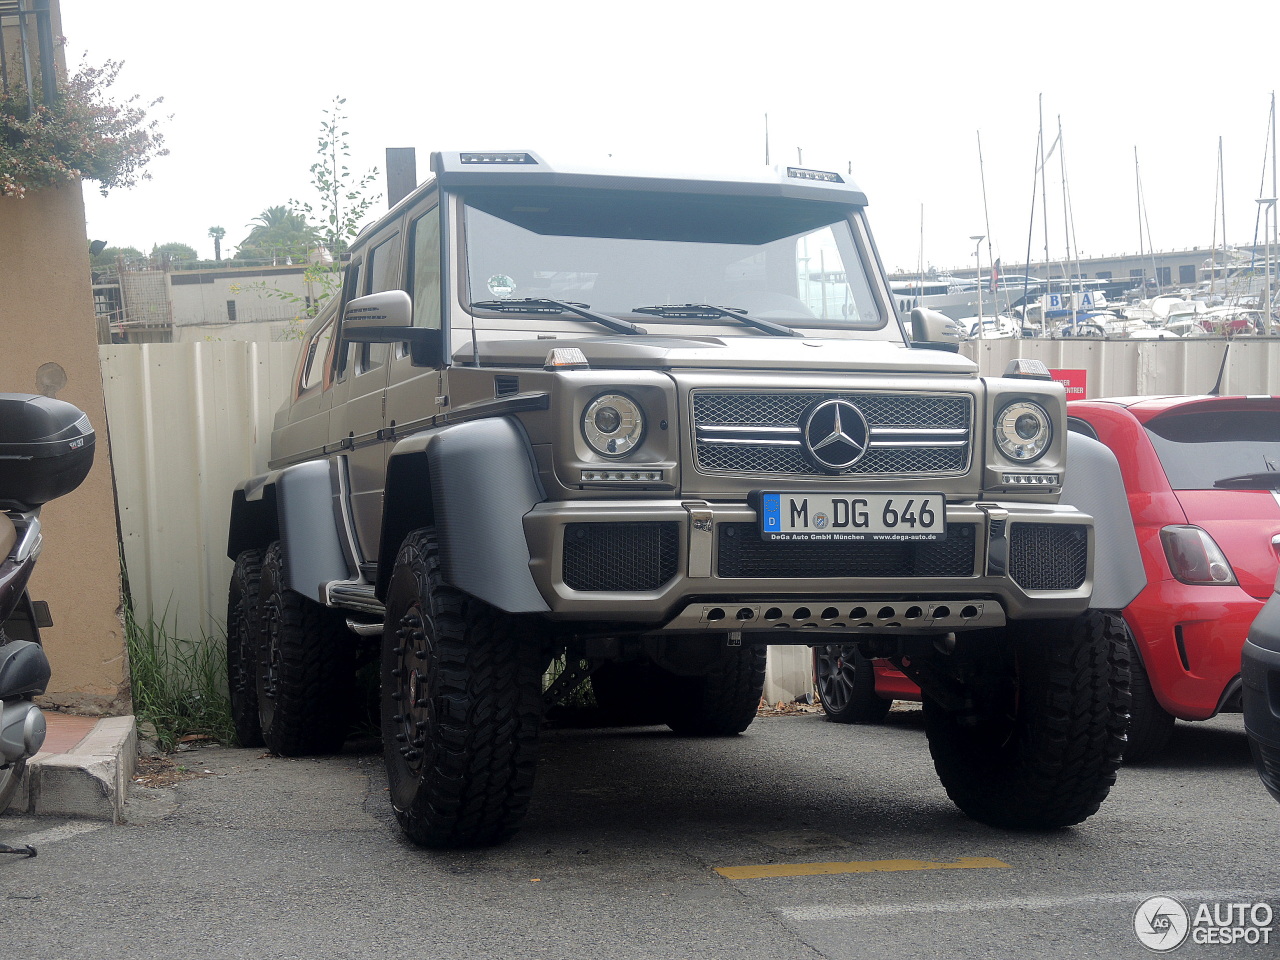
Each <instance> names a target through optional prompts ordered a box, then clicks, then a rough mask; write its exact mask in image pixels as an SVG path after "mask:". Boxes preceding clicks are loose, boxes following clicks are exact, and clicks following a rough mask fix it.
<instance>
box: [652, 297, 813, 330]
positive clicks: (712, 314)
mask: <svg viewBox="0 0 1280 960" xmlns="http://www.w3.org/2000/svg"><path fill="white" fill-rule="evenodd" d="M633 312H635V313H649V314H653V316H655V317H663V318H664V319H668V320H714V319H717V318H719V317H728V318H729V319H730V320H737V321H738V322H739V323H745V324H746V325H747V326H748V327H755V328H756V329H757V330H763V331H764V332H765V333H771V334H773V335H774V336H775V337H803V336H804V334H803V333H801V332H800V331H799V330H792V329H791V328H790V327H786V326H783V325H782V324H780V323H774V322H773V321H772V320H761V319H760V318H759V317H753V316H751V315H750V314H748V313H747V311H745V310H743V309H742V308H740V307H716V306H712V305H711V304H709V303H668V304H660V305H659V306H656V307H636V308H635V310H634V311H633Z"/></svg>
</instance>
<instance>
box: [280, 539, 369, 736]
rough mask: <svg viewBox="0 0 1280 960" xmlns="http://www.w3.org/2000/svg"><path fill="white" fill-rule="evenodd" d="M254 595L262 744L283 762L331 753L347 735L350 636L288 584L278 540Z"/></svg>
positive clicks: (352, 650) (352, 657) (340, 621)
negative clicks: (293, 758) (255, 601)
mask: <svg viewBox="0 0 1280 960" xmlns="http://www.w3.org/2000/svg"><path fill="white" fill-rule="evenodd" d="M259 597H260V605H259V612H258V616H259V622H258V637H259V647H258V651H257V653H258V663H257V684H256V692H257V698H258V717H259V719H260V721H261V725H262V738H263V740H264V741H265V743H266V745H267V747H268V748H269V749H270V750H271V752H272V753H276V754H279V755H280V756H282V757H296V756H304V755H307V754H315V753H333V752H335V751H337V750H339V749H340V748H341V747H342V741H343V739H344V738H345V737H346V729H347V715H348V710H349V708H350V705H351V697H352V691H353V688H354V681H355V668H356V650H355V644H354V638H353V637H352V635H351V633H350V631H348V630H347V628H346V625H345V622H344V620H343V619H342V617H341V616H339V615H338V614H336V613H335V612H334V611H332V610H330V609H329V608H328V607H325V606H324V605H323V604H320V603H317V602H316V601H315V600H310V599H308V598H307V597H304V596H303V595H302V594H300V593H298V592H296V591H294V590H290V589H289V588H288V587H287V586H285V580H284V550H283V548H282V547H281V545H280V543H279V542H276V543H273V544H272V545H271V546H270V547H269V548H268V549H267V553H266V557H265V558H264V560H263V563H262V576H261V582H260V584H259Z"/></svg>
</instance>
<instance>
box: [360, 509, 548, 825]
mask: <svg viewBox="0 0 1280 960" xmlns="http://www.w3.org/2000/svg"><path fill="white" fill-rule="evenodd" d="M549 653H550V650H549V646H548V644H547V642H546V639H545V635H544V630H543V627H542V624H541V623H540V622H539V621H537V620H535V619H532V618H522V617H515V616H511V615H509V614H504V613H502V612H501V611H499V610H496V609H494V608H493V607H491V606H489V605H488V604H485V603H482V602H481V601H479V600H477V599H475V598H474V597H471V596H468V595H467V594H465V593H463V592H461V591H460V590H457V589H455V588H454V587H452V586H450V585H449V584H447V583H445V582H444V578H443V576H442V574H441V570H440V553H439V547H438V544H437V543H436V537H435V532H434V530H431V529H429V528H428V529H422V530H417V531H414V532H413V533H411V534H410V535H409V536H408V538H407V539H406V540H405V542H404V544H403V545H402V546H401V548H400V553H399V555H398V556H397V557H396V564H395V568H394V570H393V571H392V574H391V583H390V585H389V587H388V590H387V619H386V625H385V627H384V629H383V647H382V744H383V756H384V758H385V760H386V767H387V780H388V784H389V788H390V793H391V803H392V806H393V807H394V809H395V812H396V818H397V819H398V820H399V822H400V826H401V828H402V829H403V830H404V832H405V833H406V834H407V835H408V837H409V839H411V840H412V841H413V842H414V843H417V844H420V845H422V846H426V847H474V846H483V845H487V844H492V843H497V842H498V841H501V840H503V839H505V838H507V837H508V836H510V835H511V834H512V833H514V832H515V829H516V826H517V824H518V823H519V822H520V820H521V818H523V817H524V814H525V812H526V811H527V809H528V807H529V801H530V798H531V797H532V794H533V780H534V773H535V771H536V769H537V759H538V728H539V726H540V724H541V721H542V713H543V698H542V674H543V671H544V670H545V669H546V667H547V663H548V662H549V660H550V656H549Z"/></svg>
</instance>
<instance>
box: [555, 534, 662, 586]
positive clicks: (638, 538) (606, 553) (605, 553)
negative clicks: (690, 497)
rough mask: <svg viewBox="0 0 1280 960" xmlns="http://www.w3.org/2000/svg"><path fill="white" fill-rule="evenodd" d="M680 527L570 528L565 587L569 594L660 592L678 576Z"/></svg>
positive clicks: (565, 560)
mask: <svg viewBox="0 0 1280 960" xmlns="http://www.w3.org/2000/svg"><path fill="white" fill-rule="evenodd" d="M679 560H680V524H679V523H677V522H675V521H671V522H662V523H570V524H566V525H565V528H564V568H563V576H564V583H565V586H567V587H568V588H569V589H570V590H656V589H658V588H659V587H661V586H662V585H663V584H664V583H666V582H667V581H668V580H670V579H671V578H672V577H674V576H675V575H676V565H677V564H678V562H679Z"/></svg>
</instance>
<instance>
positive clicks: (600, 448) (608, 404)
mask: <svg viewBox="0 0 1280 960" xmlns="http://www.w3.org/2000/svg"><path fill="white" fill-rule="evenodd" d="M582 435H583V436H584V437H586V438H587V443H588V444H589V445H590V446H591V449H592V450H594V451H595V452H596V453H598V454H600V455H601V456H602V457H625V456H626V455H627V454H628V453H630V452H631V451H632V450H634V449H635V448H636V447H638V446H639V445H640V441H641V439H643V437H644V414H643V413H642V412H641V410H640V405H639V404H638V403H636V402H635V401H634V400H632V399H631V398H630V397H628V396H624V395H623V394H621V393H602V394H600V396H598V397H596V398H595V399H594V400H592V401H591V402H590V403H589V404H587V409H586V410H584V411H583V413H582Z"/></svg>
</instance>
